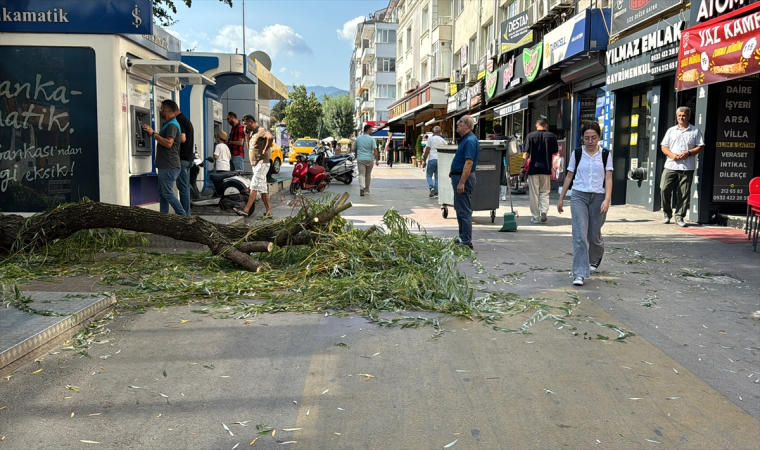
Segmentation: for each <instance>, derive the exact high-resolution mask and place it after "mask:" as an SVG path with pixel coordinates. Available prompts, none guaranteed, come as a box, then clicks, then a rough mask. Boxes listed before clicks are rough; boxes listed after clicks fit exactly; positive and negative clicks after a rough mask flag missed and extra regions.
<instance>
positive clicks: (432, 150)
mask: <svg viewBox="0 0 760 450" xmlns="http://www.w3.org/2000/svg"><path fill="white" fill-rule="evenodd" d="M442 145H446V140H445V139H444V138H442V137H441V127H439V126H435V127H433V135H432V136H430V137H429V138H428V140H427V146H426V147H425V153H424V154H423V155H422V167H423V168H424V167H425V166H427V171H426V172H425V175H426V176H427V182H428V188H430V195H429V196H430V197H435V196H437V195H438V148H439V147H441V146H442ZM433 177H435V182H433Z"/></svg>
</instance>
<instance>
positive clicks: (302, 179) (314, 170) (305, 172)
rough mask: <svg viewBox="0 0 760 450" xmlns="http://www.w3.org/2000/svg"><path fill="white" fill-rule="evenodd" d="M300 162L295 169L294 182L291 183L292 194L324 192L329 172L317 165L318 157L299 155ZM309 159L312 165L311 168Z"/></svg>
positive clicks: (297, 157)
mask: <svg viewBox="0 0 760 450" xmlns="http://www.w3.org/2000/svg"><path fill="white" fill-rule="evenodd" d="M296 159H297V160H298V162H297V163H296V165H295V167H293V180H292V181H291V182H290V193H291V194H293V195H296V194H299V193H301V191H302V190H310V191H311V192H314V191H317V192H322V191H324V190H325V188H326V187H327V180H328V178H327V172H326V171H325V168H324V167H322V166H320V165H318V164H316V155H314V154H312V155H304V154H303V153H299V154H298V156H296ZM309 159H311V160H312V163H313V164H312V165H311V167H309Z"/></svg>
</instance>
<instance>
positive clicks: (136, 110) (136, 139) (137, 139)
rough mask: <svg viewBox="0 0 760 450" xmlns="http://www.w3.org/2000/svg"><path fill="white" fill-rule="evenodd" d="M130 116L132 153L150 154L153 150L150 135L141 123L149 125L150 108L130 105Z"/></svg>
mask: <svg viewBox="0 0 760 450" xmlns="http://www.w3.org/2000/svg"><path fill="white" fill-rule="evenodd" d="M129 113H130V114H131V117H132V132H131V134H130V136H131V138H132V155H150V154H151V153H152V152H153V147H152V146H151V137H150V135H149V134H148V133H146V132H145V131H144V130H143V125H150V110H149V109H148V108H141V107H139V106H134V105H132V106H130V107H129Z"/></svg>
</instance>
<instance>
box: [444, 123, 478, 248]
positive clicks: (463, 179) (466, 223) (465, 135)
mask: <svg viewBox="0 0 760 450" xmlns="http://www.w3.org/2000/svg"><path fill="white" fill-rule="evenodd" d="M474 127H475V120H474V119H473V118H472V117H470V116H464V117H462V118H461V119H459V121H458V122H457V133H459V135H460V136H461V138H460V139H459V147H458V148H457V152H456V154H455V155H454V160H453V161H452V162H451V171H450V172H449V177H451V185H452V186H453V188H454V210H455V211H456V212H457V223H458V225H459V241H460V243H461V244H462V245H465V246H467V247H469V248H470V249H471V250H472V191H473V190H474V189H475V168H476V166H477V164H478V156H479V155H480V143H479V142H478V138H476V137H475V135H474V134H472V129H473V128H474Z"/></svg>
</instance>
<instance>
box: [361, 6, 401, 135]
mask: <svg viewBox="0 0 760 450" xmlns="http://www.w3.org/2000/svg"><path fill="white" fill-rule="evenodd" d="M397 27H398V19H397V18H396V17H395V16H393V15H392V14H387V10H386V9H382V10H379V11H376V12H375V13H373V14H370V15H369V16H368V17H367V19H366V20H365V21H363V22H361V23H359V24H357V26H356V34H355V37H354V51H353V53H352V57H351V65H350V76H351V83H350V86H351V87H350V89H351V93H352V95H353V96H354V106H355V108H356V109H355V111H356V112H355V118H354V123H355V128H356V130H357V131H359V130H360V129H361V128H362V126H363V125H364V124H365V123H369V124H371V125H372V126H373V127H378V126H381V125H383V124H385V123H386V122H387V121H388V106H389V104H390V103H392V102H393V101H394V100H395V98H396V95H397V94H396V28H397Z"/></svg>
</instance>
